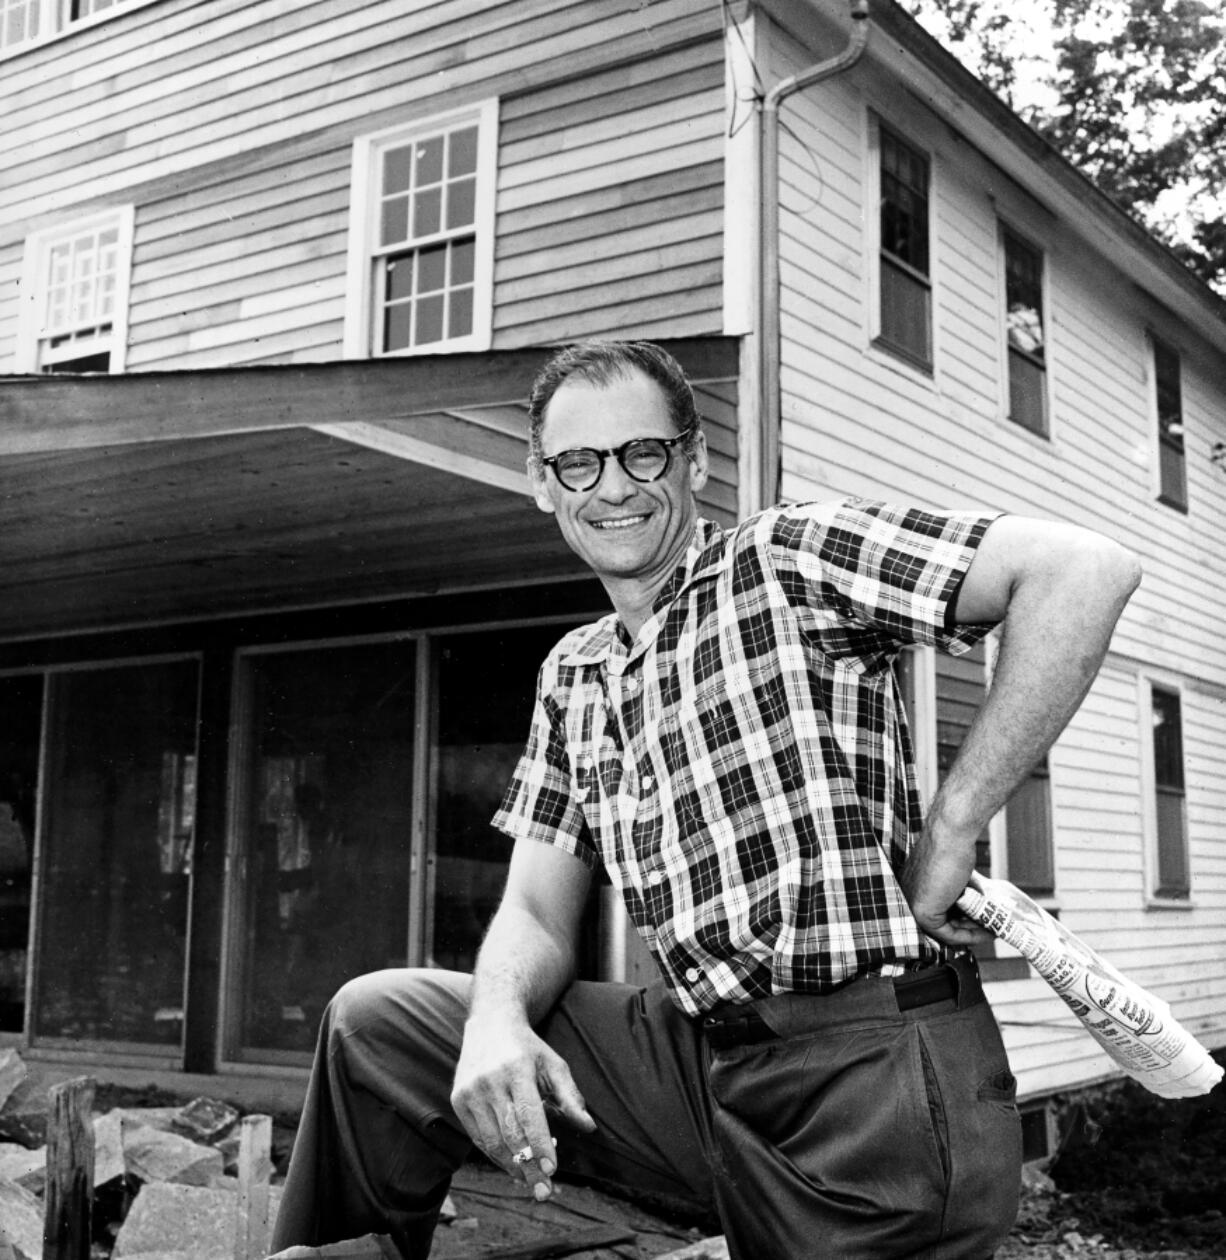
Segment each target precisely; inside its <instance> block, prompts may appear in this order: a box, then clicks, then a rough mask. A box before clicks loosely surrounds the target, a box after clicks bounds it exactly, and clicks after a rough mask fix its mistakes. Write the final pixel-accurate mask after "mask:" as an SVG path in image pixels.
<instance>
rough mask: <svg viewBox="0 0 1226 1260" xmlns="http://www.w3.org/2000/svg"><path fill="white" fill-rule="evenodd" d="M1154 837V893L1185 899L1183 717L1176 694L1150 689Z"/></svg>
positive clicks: (1186, 877)
mask: <svg viewBox="0 0 1226 1260" xmlns="http://www.w3.org/2000/svg"><path fill="white" fill-rule="evenodd" d="M1150 713H1151V715H1152V717H1153V727H1154V731H1153V765H1154V803H1155V811H1154V818H1155V838H1156V841H1157V853H1156V857H1157V862H1156V871H1155V875H1156V879H1155V888H1154V892H1155V894H1156V895H1157V896H1159V897H1186V896H1187V895H1188V893H1189V891H1190V887H1191V881H1190V875H1189V871H1188V820H1187V802H1186V789H1185V784H1184V766H1183V716H1182V712H1181V705H1180V696H1179V692H1178V691H1176V690H1174V689H1172V688H1167V687H1157V686H1151V688H1150Z"/></svg>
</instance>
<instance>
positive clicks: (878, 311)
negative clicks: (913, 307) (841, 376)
mask: <svg viewBox="0 0 1226 1260" xmlns="http://www.w3.org/2000/svg"><path fill="white" fill-rule="evenodd" d="M868 116H869V143H868V155H869V163H868V166H869V178H868V181H867V184H868V188H869V214H868V219H869V223H870V232H869V242H870V243H869V250H868V255H869V266H868V268H867V273H868V277H869V285H870V292H869V304H868V309H869V311H870V326H869V340H870V342H871V344H872V345H873V347H874V348H876V349H879V350H881V351H883V352H884V353H886V354H888V355H890V356H891V357H892V358H894V359H898V360H901V361H902V362H903V363H906V364H907V365H908V366H910V367H912V368H914V369H916V370H917V371H919V372H922V373H923V374H924V375H925V376H928V377H933V376H935V373H936V341H937V329H936V288H937V286H936V263H937V252H938V251H937V239H936V234H935V232H934V231H933V219H932V205H933V199H934V188H933V182H934V163H933V160H932V153H931V151H930V150H929V149H927V148H926V147H924V146H922V145H920V144H918V143H916V142H915V141H914V140H912V139H911V138H909V137H908V136H907V135H906V134H905V133H904V132H903V131H902V130H901V129H899V128H898V127H895V126H894V125H893V124H892V123H890V122H889V121H887V120H886V119H885V118H883V117H882V116H881V115H879V114H878V113H876V112H875V111H873V110H869V115H868ZM883 135H884V136H888V137H889V138H890V139H891V140H892V141H893V142H894V143H895V144H898V145H901V146H902V147H903V148H904V149H906V150H908V151H909V152H910V153H912V154H913V155H914V156H916V157H917V158H919V159H920V160H921V161H922V162H923V164H924V171H925V176H926V187H925V190H924V220H923V221H924V242H923V246H924V252H925V254H926V258H925V263H926V266H927V270H926V271H923V270H920V269H918V268H917V267H916V266H915V265H914V264H913V263H911V262H909V261H908V260H907V259H904V258H902V257H901V256H899V255H896V254H895V253H894V252H893V251H890V250H887V249H886V247H885V242H884V238H883V232H882V221H881V220H882V213H883V209H884V206H885V196H884V179H883V175H884V172H883V170H882V161H883V154H884V146H883V139H882V138H883ZM887 268H893V269H896V270H897V271H898V273H899V274H900V275H902V276H905V277H907V278H908V279H910V280H912V281H914V282H915V283H916V284H917V285H918V286H920V288H921V289H922V290H923V296H924V300H925V306H926V325H927V326H926V329H925V335H926V341H927V347H926V351H927V353H926V356H925V355H923V354H917V353H916V352H915V350H914V349H912V348H911V347H909V346H907V345H904V344H903V343H902V342H900V341H898V340H896V339H894V338H893V337H891V336H890V335H889V334H888V333H886V332H885V331H884V323H885V320H884V303H883V300H882V299H883V286H884V284H885V277H886V275H887Z"/></svg>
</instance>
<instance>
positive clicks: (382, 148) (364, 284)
mask: <svg viewBox="0 0 1226 1260" xmlns="http://www.w3.org/2000/svg"><path fill="white" fill-rule="evenodd" d="M498 104H499V103H498V99H497V98H496V97H495V98H490V99H488V100H484V101H479V102H477V103H475V104H473V105H470V106H467V107H465V108H463V109H456V110H449V111H447V112H446V113H440V114H431V115H429V116H427V117H423V118H420V119H416V120H414V121H412V122H409V123H405V124H402V125H400V126H397V127H389V128H385V129H384V130H381V131H378V132H373V133H371V134H369V135H365V136H359V137H357V139H355V140H354V144H353V162H352V171H351V183H350V223H349V247H348V264H347V280H346V301H345V327H344V341H343V354H344V357H345V358H347V359H366V358H370V359H383V358H399V357H405V356H411V355H421V354H440V353H442V354H452V353H457V352H463V351H480V350H488V349H489V348H490V346H491V343H492V340H493V305H494V303H493V271H494V230H495V192H496V184H497V173H498V171H497V168H498ZM473 124H475V125H476V127H477V157H476V190H475V198H474V211H473V227H472V232H473V237H474V243H475V250H474V261H473V326H472V331H471V333H469V334H467V335H465V336H462V337H446V336H445V337H443V338H442V339H440V340H438V341H431V342H426V343H423V344H421V345H417V346H406V347H403V348H400V349H396V350H388V351H384V350H380V349H378V348H377V346H376V337H377V335H378V334H379V333H380V321H379V319H378V315H377V312H378V302H379V299H378V293H377V291H376V290H377V284H376V270H377V267H378V265H379V264H378V263H377V262H376V258H377V257H380V256H382V255H383V252H384V251H383V250H382V248H381V247H380V246H379V245H378V240H379V221H380V220H379V191H378V180H379V177H380V173H381V170H382V157H383V155H384V154H385V153H386V152H388V151H389V150H391V149H393V148H400V147H403V146H405V145H407V144H410V143H412V142H414V141H417V140H422V139H426V138H429V137H431V136H436V135H439V134H441V133H444V132H449V131H452V130H455V129H457V128H460V127H463V126H465V125H473ZM418 239H419V240H420V241H423V242H427V243H440V242H441V241H443V240H446V239H449V238H448V236H447V234H446V232H445V231H441V232H439V233H435V234H432V235H431V236H428V237H425V236H423V237H421V238H418ZM403 248H404V250H405V251H406V252H407V251H409V250H412V249H415V248H419V246H418V245H416V244H414V242H413V241H412V240H411V239H410V240H409V241H407V242H406V243H405V245H404V247H403Z"/></svg>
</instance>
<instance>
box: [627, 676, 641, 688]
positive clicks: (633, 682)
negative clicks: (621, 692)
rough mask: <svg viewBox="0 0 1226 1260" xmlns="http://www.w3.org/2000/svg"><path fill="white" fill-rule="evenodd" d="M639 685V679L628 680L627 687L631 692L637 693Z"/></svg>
mask: <svg viewBox="0 0 1226 1260" xmlns="http://www.w3.org/2000/svg"><path fill="white" fill-rule="evenodd" d="M638 685H639V680H638V679H637V678H627V679H626V686H627V687H629V688H630V690H631V691H636V690H637V689H638Z"/></svg>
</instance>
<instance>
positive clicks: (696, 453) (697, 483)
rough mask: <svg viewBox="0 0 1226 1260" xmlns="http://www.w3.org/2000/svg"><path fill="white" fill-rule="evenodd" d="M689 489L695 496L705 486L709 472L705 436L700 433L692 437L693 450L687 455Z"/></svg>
mask: <svg viewBox="0 0 1226 1260" xmlns="http://www.w3.org/2000/svg"><path fill="white" fill-rule="evenodd" d="M688 458H689V461H690V489H691V490H692V491H693V492H694V493H695V494H697V493H698V492H699V490H701V489H702V488H703V486H705V485H706V484H707V474H708V473H709V472H710V466H709V461H708V459H707V435H706V434H705V433H703V432H701V431H699V432H698V433H696V434H695V435H694V449H693V451H692V452H691V453H690V455H689V457H688Z"/></svg>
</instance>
